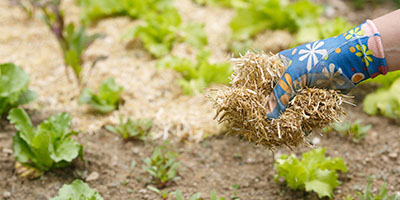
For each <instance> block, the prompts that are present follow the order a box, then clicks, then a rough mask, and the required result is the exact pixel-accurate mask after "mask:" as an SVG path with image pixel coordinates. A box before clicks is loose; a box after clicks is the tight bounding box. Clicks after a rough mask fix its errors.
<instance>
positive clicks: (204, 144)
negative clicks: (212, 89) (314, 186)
mask: <svg viewBox="0 0 400 200" xmlns="http://www.w3.org/2000/svg"><path fill="white" fill-rule="evenodd" d="M323 2H327V1H323ZM175 3H176V5H177V7H178V9H179V11H180V12H181V14H182V16H183V19H184V20H185V21H198V22H202V23H205V24H206V32H207V36H208V39H209V46H210V48H211V49H212V50H213V55H212V61H215V62H216V61H224V60H228V59H229V54H228V53H227V46H226V44H227V41H228V39H229V35H230V30H229V28H228V27H229V26H228V24H229V21H230V19H231V18H232V16H233V14H234V13H233V12H232V11H231V10H228V9H223V8H210V7H200V6H196V5H194V4H193V3H191V1H189V0H177V1H176V2H175ZM329 3H331V5H333V6H332V7H329V8H327V9H331V10H332V12H333V14H332V12H330V14H331V15H340V16H344V17H347V18H348V19H349V20H351V21H352V22H354V23H361V22H362V21H364V19H365V18H374V17H376V16H379V15H381V14H383V13H386V12H389V11H390V10H393V9H394V7H393V6H392V5H385V6H383V8H376V9H375V8H372V7H368V8H366V9H365V10H361V11H356V12H353V11H352V10H351V8H350V7H348V6H347V5H346V3H347V2H343V1H329ZM63 8H64V9H65V10H66V16H67V20H68V21H74V22H78V21H79V9H78V8H77V7H76V6H75V4H74V1H73V0H65V1H64V4H63ZM372 10H374V11H373V12H371V11H372ZM349 11H351V12H349ZM39 15H40V13H36V15H35V17H34V18H33V19H30V20H29V19H27V17H26V15H25V14H24V13H23V12H22V11H21V10H20V9H19V8H16V7H12V6H9V4H8V2H7V1H5V0H2V1H0V63H4V62H14V63H16V64H18V65H21V66H22V67H23V68H24V69H25V70H26V71H27V72H29V74H30V76H31V83H30V87H31V88H32V89H33V90H35V91H36V92H38V94H39V98H38V99H37V100H36V101H35V102H33V103H31V104H29V105H26V106H24V108H26V109H27V110H28V113H29V114H30V116H32V120H33V122H34V124H38V123H40V122H41V121H42V120H44V119H46V118H47V117H49V116H50V115H52V114H55V113H58V112H63V111H66V112H69V113H70V114H71V115H72V116H73V122H72V126H73V128H74V129H76V130H81V134H80V135H79V136H77V139H78V140H79V141H80V142H81V143H82V144H83V146H84V154H85V159H86V161H81V160H77V161H75V162H74V163H73V165H72V166H70V167H68V168H65V169H59V170H55V171H52V172H49V173H46V174H45V175H44V176H42V177H41V178H39V179H36V180H24V179H19V178H18V177H17V176H16V173H15V171H14V163H15V160H14V158H13V156H12V147H11V144H12V140H11V137H12V135H13V134H14V133H15V129H14V128H13V126H11V125H10V124H8V122H7V121H6V120H4V119H2V120H0V199H7V200H8V199H12V200H21V199H25V200H31V199H32V200H42V199H43V200H45V199H48V198H50V197H54V196H56V194H57V191H58V190H59V188H60V187H61V186H62V185H63V184H64V183H71V182H72V181H73V180H74V179H76V178H83V179H85V178H88V177H90V179H92V180H89V181H87V182H88V184H89V185H90V186H91V187H92V188H95V189H96V190H98V191H99V192H100V194H101V195H102V196H103V197H104V199H106V200H119V199H121V200H130V199H132V200H133V199H139V200H141V199H149V200H153V199H154V200H155V199H160V198H159V196H158V195H157V194H156V193H154V192H152V191H150V190H148V189H146V187H147V185H148V184H149V176H148V175H147V174H146V173H145V171H144V170H143V169H142V164H143V161H142V159H143V158H145V157H148V156H150V155H151V153H152V151H153V148H154V147H155V146H156V145H158V144H162V143H163V140H164V139H168V140H171V141H172V143H173V144H174V145H173V146H174V148H175V149H176V151H177V152H178V153H179V154H180V156H179V160H180V166H181V170H180V172H179V176H180V179H179V180H177V181H175V183H173V184H171V185H168V187H167V188H166V189H167V190H169V191H174V190H177V189H179V190H181V191H182V193H183V194H184V196H185V198H188V197H189V195H192V194H194V193H196V192H201V193H202V196H203V197H207V198H208V197H209V193H210V191H211V190H212V189H215V190H216V191H217V193H218V195H219V196H224V197H226V198H227V199H229V198H230V197H231V196H232V195H233V193H236V195H237V196H239V197H240V198H241V199H246V200H247V199H260V200H261V199H316V196H315V195H314V194H310V193H303V192H298V191H291V190H290V189H288V188H287V187H285V186H284V184H276V183H275V182H274V180H273V176H274V169H273V161H274V160H273V159H274V156H275V157H277V156H279V155H281V154H282V153H296V154H297V155H300V154H301V152H304V151H307V150H309V148H307V147H300V148H297V149H295V150H294V151H293V152H290V151H288V150H287V149H282V150H277V151H276V152H275V155H274V156H272V154H271V152H270V151H268V150H266V149H265V148H264V147H261V146H255V145H253V144H249V143H248V142H247V141H244V140H241V139H240V138H237V137H233V136H224V134H223V133H224V130H225V129H224V127H222V126H220V125H218V123H217V122H216V121H215V120H213V116H214V115H215V111H214V110H213V109H212V105H211V102H209V101H208V99H207V98H206V97H205V95H197V96H194V97H188V96H183V95H182V91H181V89H180V88H179V85H178V84H177V83H176V79H177V78H179V74H177V73H176V72H174V71H172V70H166V69H162V70H156V68H155V67H154V64H155V61H154V60H153V59H152V58H151V57H150V56H149V55H148V54H147V53H146V52H145V51H144V50H143V47H142V46H141V44H140V43H138V42H132V41H121V35H122V34H123V33H125V32H126V31H128V30H129V29H130V28H131V27H133V26H134V25H135V24H137V23H138V22H137V21H133V20H130V19H129V18H126V17H116V18H108V19H104V20H101V21H99V22H98V23H97V24H95V25H94V26H93V27H91V28H90V29H89V32H90V33H98V32H101V33H104V34H106V35H107V36H106V37H105V38H104V39H101V40H98V41H96V42H95V43H94V44H93V46H91V47H90V48H89V50H88V52H87V54H86V57H87V59H88V60H93V59H94V58H95V57H96V56H100V55H106V56H108V59H107V60H105V61H102V62H99V63H98V65H97V66H96V68H95V69H94V70H93V71H92V72H91V75H90V79H88V87H90V88H93V89H95V88H96V86H97V85H99V83H100V82H101V81H102V80H104V79H105V78H108V77H114V78H115V80H116V82H117V83H118V84H120V85H122V86H124V88H125V92H124V94H123V99H124V104H123V105H121V106H120V108H119V110H117V111H114V112H113V113H111V114H109V115H99V114H95V113H93V112H91V111H90V109H88V108H87V107H85V106H79V105H78V104H77V101H76V98H77V95H78V89H77V86H76V85H75V83H74V82H73V81H72V82H71V81H68V78H67V77H66V76H65V72H64V67H63V61H62V56H61V51H60V49H59V47H58V44H57V42H56V39H55V38H54V37H53V35H52V34H51V33H50V32H49V30H48V28H47V27H46V26H45V24H44V23H43V22H42V20H41V19H40V17H39ZM282 35H285V34H282ZM285 37H287V36H285ZM274 39H276V38H274ZM266 44H272V45H273V46H274V47H276V46H277V45H276V43H274V42H266ZM260 48H261V47H260ZM262 48H263V49H264V50H267V51H268V50H271V49H272V50H274V51H278V50H280V49H276V48H275V49H274V48H272V47H268V46H267V47H262ZM173 53H174V54H175V55H181V56H187V57H193V55H194V54H195V50H194V49H190V47H187V46H185V45H177V46H175V47H174V49H173ZM86 73H88V72H87V71H86ZM69 77H71V79H72V77H73V76H72V74H70V76H69ZM372 91H373V87H371V85H361V86H359V87H358V88H356V89H355V90H354V91H353V95H355V96H356V97H357V98H356V99H355V102H354V103H356V104H357V106H356V107H351V106H347V107H345V111H346V112H347V116H346V117H345V120H356V119H363V120H364V123H366V124H371V125H372V126H373V128H372V130H371V131H370V132H369V133H368V134H367V136H366V138H365V140H364V141H362V142H361V143H359V144H356V143H353V142H352V141H351V140H350V139H348V138H345V137H341V136H339V135H337V134H329V135H328V136H326V135H324V136H322V135H320V134H319V133H318V132H314V133H313V134H311V136H310V138H309V140H310V141H311V142H313V143H314V145H315V146H316V147H326V148H327V151H326V152H327V155H329V156H333V157H334V156H342V157H343V158H344V160H345V161H346V162H347V163H348V166H349V172H348V173H346V174H340V177H339V180H340V181H341V182H342V185H341V186H339V187H338V188H337V189H336V190H335V191H334V193H335V199H341V197H343V196H345V195H347V194H354V191H359V190H360V189H361V188H362V187H364V186H365V185H366V179H367V177H368V176H370V175H372V176H374V177H375V178H376V182H375V184H374V186H376V187H378V186H380V184H382V183H383V182H384V181H387V183H388V185H389V186H390V187H389V191H390V192H391V193H393V192H400V158H399V155H400V140H399V139H398V138H399V137H398V136H399V132H400V126H399V125H398V124H397V123H396V122H394V121H392V120H389V119H386V118H383V117H379V116H372V117H371V116H367V115H366V114H365V113H363V112H362V105H361V102H362V99H363V96H365V94H366V92H372ZM119 116H123V117H125V116H130V117H131V118H134V119H136V118H152V119H154V127H153V130H152V133H153V135H154V136H155V140H153V141H148V142H124V141H123V140H122V139H121V138H120V137H119V136H116V135H114V134H112V133H109V132H107V131H106V130H105V129H104V128H103V127H104V125H107V124H112V123H116V122H118V118H119ZM206 137H207V138H206ZM204 138H206V139H204ZM132 161H134V162H135V163H136V165H135V167H134V168H132V167H131V166H132ZM97 175H98V176H97ZM234 184H238V185H239V189H238V190H237V191H236V192H234V190H233V188H232V186H233V185H234Z"/></svg>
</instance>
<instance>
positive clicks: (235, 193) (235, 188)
mask: <svg viewBox="0 0 400 200" xmlns="http://www.w3.org/2000/svg"><path fill="white" fill-rule="evenodd" d="M232 188H233V192H232V196H231V199H232V200H240V197H239V185H238V184H235V185H233V186H232Z"/></svg>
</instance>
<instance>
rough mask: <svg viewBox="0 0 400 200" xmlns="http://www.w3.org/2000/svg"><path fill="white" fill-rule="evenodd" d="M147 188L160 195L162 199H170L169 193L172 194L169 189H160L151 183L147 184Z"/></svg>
mask: <svg viewBox="0 0 400 200" xmlns="http://www.w3.org/2000/svg"><path fill="white" fill-rule="evenodd" d="M147 189H149V190H151V191H153V192H155V193H157V194H158V195H160V197H161V199H163V200H165V199H168V195H169V194H170V192H168V190H159V189H158V188H156V187H153V186H151V185H149V186H147Z"/></svg>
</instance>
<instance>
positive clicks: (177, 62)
mask: <svg viewBox="0 0 400 200" xmlns="http://www.w3.org/2000/svg"><path fill="white" fill-rule="evenodd" d="M209 56H210V53H209V52H206V51H202V52H201V53H199V54H198V55H197V59H196V63H194V62H192V61H191V60H189V59H187V58H179V57H176V56H171V57H166V58H164V59H161V60H160V61H158V62H157V64H156V67H157V68H170V69H173V70H175V71H177V72H179V73H181V75H182V78H181V79H179V80H178V82H179V84H180V85H181V87H182V88H183V92H184V94H187V95H192V94H199V93H201V92H202V90H203V89H204V88H205V87H208V86H209V85H211V84H213V83H215V84H228V83H229V76H230V75H231V73H232V67H231V65H230V64H229V63H228V62H223V63H214V64H211V63H210V62H209V61H208V60H209V59H208V58H209Z"/></svg>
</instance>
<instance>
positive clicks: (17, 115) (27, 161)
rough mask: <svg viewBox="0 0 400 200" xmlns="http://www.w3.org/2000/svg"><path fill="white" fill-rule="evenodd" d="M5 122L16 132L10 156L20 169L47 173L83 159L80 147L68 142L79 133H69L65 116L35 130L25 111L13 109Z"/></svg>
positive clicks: (69, 117) (62, 114)
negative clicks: (19, 164)
mask: <svg viewBox="0 0 400 200" xmlns="http://www.w3.org/2000/svg"><path fill="white" fill-rule="evenodd" d="M8 120H10V123H12V124H14V125H15V128H16V129H17V130H18V132H17V133H15V135H14V136H13V152H14V157H15V159H16V160H17V161H18V162H19V163H21V164H22V165H25V166H28V167H33V168H36V169H37V171H41V172H46V171H49V170H51V169H53V168H61V167H65V166H68V165H69V164H70V163H71V162H72V161H73V160H74V159H75V158H77V157H78V156H81V158H82V157H83V153H82V145H81V144H79V143H78V142H77V141H76V140H74V139H72V138H71V136H72V135H76V134H78V132H75V131H69V127H70V123H71V116H70V115H69V114H67V113H61V114H58V115H55V116H51V117H49V118H48V119H47V120H45V121H44V122H42V123H41V124H40V125H39V126H37V127H36V128H35V127H34V126H33V125H32V122H31V120H30V118H29V116H28V114H27V113H26V112H25V110H23V109H19V108H13V109H11V110H10V112H9V115H8ZM32 173H34V171H32ZM21 175H22V176H24V175H25V176H30V175H31V174H29V173H27V174H25V173H24V174H21ZM32 178H33V177H32Z"/></svg>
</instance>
